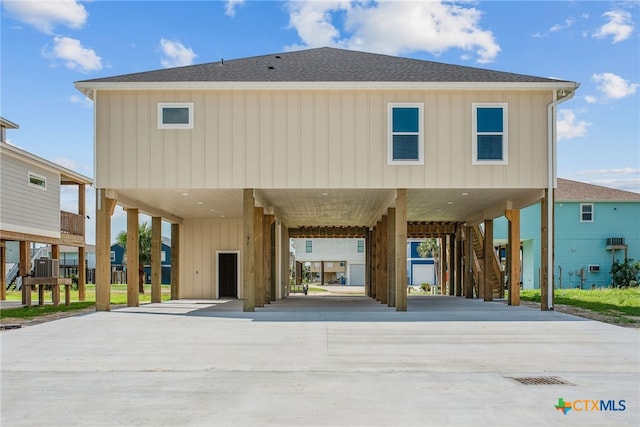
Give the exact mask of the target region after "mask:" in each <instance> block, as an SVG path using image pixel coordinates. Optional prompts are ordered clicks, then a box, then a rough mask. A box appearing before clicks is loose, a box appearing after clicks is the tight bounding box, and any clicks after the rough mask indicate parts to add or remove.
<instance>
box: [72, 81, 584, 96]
mask: <svg viewBox="0 0 640 427" xmlns="http://www.w3.org/2000/svg"><path fill="white" fill-rule="evenodd" d="M74 85H75V87H76V89H78V90H79V91H80V92H82V93H84V94H85V95H86V96H87V97H89V98H90V99H93V92H94V91H95V90H125V91H134V90H438V91H443V90H446V91H467V90H474V91H477V90H483V91H484V90H487V91H489V90H536V91H538V90H539V91H546V90H559V89H568V90H575V89H577V88H578V87H579V84H578V83H576V82H569V81H557V82H390V81H389V82H388V81H382V82H380V81H378V82H373V81H365V82H352V81H351V82H343V81H340V82H336V81H320V82H317V81H305V82H300V81H296V82H280V81H278V82H264V81H249V82H245V81H242V82H236V81H232V82H217V81H191V82H89V81H80V82H75V83H74Z"/></svg>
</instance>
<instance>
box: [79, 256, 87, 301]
mask: <svg viewBox="0 0 640 427" xmlns="http://www.w3.org/2000/svg"><path fill="white" fill-rule="evenodd" d="M86 299H87V256H86V251H85V248H84V246H80V247H79V248H78V301H85V300H86Z"/></svg>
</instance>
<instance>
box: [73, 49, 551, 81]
mask: <svg viewBox="0 0 640 427" xmlns="http://www.w3.org/2000/svg"><path fill="white" fill-rule="evenodd" d="M562 81H563V80H554V79H549V78H543V77H534V76H527V75H523V74H514V73H506V72H501V71H493V70H486V69H481V68H473V67H465V66H461V65H450V64H443V63H439V62H432V61H424V60H418V59H409V58H400V57H394V56H388V55H380V54H375V53H366V52H357V51H351V50H344V49H335V48H330V47H323V48H316V49H308V50H301V51H296V52H286V53H278V54H271V55H263V56H254V57H250V58H244V59H234V60H224V61H220V62H211V63H207V64H199V65H190V66H186V67H177V68H167V69H161V70H155V71H147V72H142V73H134V74H125V75H120V76H113V77H106V78H99V79H92V80H84V81H83V82H127V83H136V82H495V83H506V82H508V83H532V82H536V83H557V82H562Z"/></svg>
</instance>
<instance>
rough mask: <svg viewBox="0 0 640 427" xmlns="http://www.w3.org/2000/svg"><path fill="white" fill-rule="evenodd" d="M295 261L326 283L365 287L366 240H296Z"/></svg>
mask: <svg viewBox="0 0 640 427" xmlns="http://www.w3.org/2000/svg"><path fill="white" fill-rule="evenodd" d="M293 241H294V246H295V250H296V252H295V260H296V261H298V262H303V263H309V268H310V270H311V273H312V274H313V275H314V277H316V278H317V280H320V278H321V277H322V283H323V284H341V285H351V286H364V276H365V274H364V269H365V254H364V250H365V240H364V239H340V238H337V239H293Z"/></svg>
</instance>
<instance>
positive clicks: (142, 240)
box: [116, 222, 151, 294]
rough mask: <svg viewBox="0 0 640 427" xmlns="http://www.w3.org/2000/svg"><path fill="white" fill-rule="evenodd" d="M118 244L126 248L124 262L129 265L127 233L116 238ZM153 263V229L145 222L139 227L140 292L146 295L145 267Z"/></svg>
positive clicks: (122, 233)
mask: <svg viewBox="0 0 640 427" xmlns="http://www.w3.org/2000/svg"><path fill="white" fill-rule="evenodd" d="M116 242H118V244H119V245H120V246H122V247H123V248H125V254H124V258H123V261H124V263H125V264H126V263H127V253H126V249H127V232H126V231H124V230H123V231H121V232H120V233H118V235H117V236H116ZM150 263H151V227H150V226H149V223H147V222H145V223H142V224H139V225H138V276H139V278H140V281H139V283H138V290H139V292H140V293H141V294H143V293H144V266H145V265H147V264H150Z"/></svg>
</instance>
